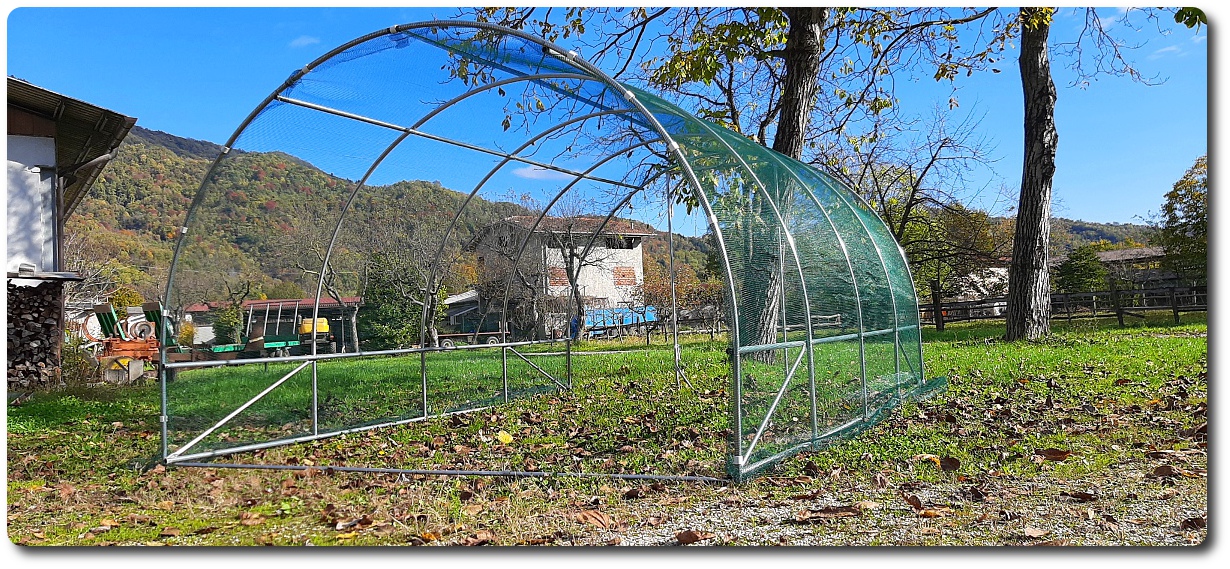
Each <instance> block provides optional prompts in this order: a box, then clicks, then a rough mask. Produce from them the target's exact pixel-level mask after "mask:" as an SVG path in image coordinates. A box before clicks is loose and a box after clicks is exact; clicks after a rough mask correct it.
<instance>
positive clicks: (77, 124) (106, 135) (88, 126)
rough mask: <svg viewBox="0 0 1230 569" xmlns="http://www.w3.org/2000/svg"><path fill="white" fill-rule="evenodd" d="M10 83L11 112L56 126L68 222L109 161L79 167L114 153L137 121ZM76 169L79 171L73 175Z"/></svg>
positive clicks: (31, 86) (21, 83)
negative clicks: (74, 168) (44, 119)
mask: <svg viewBox="0 0 1230 569" xmlns="http://www.w3.org/2000/svg"><path fill="white" fill-rule="evenodd" d="M8 79H9V88H8V89H9V99H8V101H9V102H8V104H9V107H10V108H16V109H19V110H22V111H25V112H27V113H30V114H32V115H36V116H40V117H43V118H46V119H48V120H51V121H54V122H55V124H56V133H55V141H56V165H57V166H58V168H59V170H60V175H61V176H64V177H65V180H66V182H67V186H66V187H65V188H64V209H63V215H64V217H65V218H67V217H68V216H69V215H72V213H73V210H74V209H76V207H77V204H79V203H81V198H83V197H85V194H86V192H88V191H89V190H90V186H92V185H93V184H94V181H95V180H96V179H98V174H99V172H102V169H103V168H104V167H106V165H107V162H108V161H109V160H102V161H99V162H98V163H96V164H89V165H88V166H85V167H80V166H81V165H83V164H87V163H89V162H90V161H92V160H94V159H95V158H99V157H102V156H105V155H107V154H110V153H112V152H114V151H115V149H116V148H117V147H119V145H120V142H122V141H123V140H124V137H125V136H128V131H129V130H132V125H134V124H136V122H137V119H135V118H132V117H127V116H124V115H121V114H119V113H117V112H115V111H110V110H107V109H104V108H102V107H98V106H95V105H91V104H89V103H86V102H83V101H79V100H77V99H74V98H72V97H66V96H64V95H61V94H59V93H53V92H51V91H48V90H46V89H44V88H42V87H39V86H37V85H34V84H32V83H30V82H28V81H25V80H23V79H18V78H16V77H9V78H8ZM74 166H78V169H77V170H75V171H71V170H70V169H71V168H72V167H74Z"/></svg>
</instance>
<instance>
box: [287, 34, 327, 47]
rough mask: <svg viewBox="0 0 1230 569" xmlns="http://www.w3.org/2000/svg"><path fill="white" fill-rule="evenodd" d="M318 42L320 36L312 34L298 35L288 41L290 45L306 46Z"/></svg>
mask: <svg viewBox="0 0 1230 569" xmlns="http://www.w3.org/2000/svg"><path fill="white" fill-rule="evenodd" d="M318 43H320V38H318V37H312V36H299V37H297V38H295V39H293V40H291V42H290V47H307V46H309V45H313V44H318Z"/></svg>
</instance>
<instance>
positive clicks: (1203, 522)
mask: <svg viewBox="0 0 1230 569" xmlns="http://www.w3.org/2000/svg"><path fill="white" fill-rule="evenodd" d="M1207 526H1208V520H1207V519H1206V518H1187V519H1186V520H1183V521H1182V522H1180V523H1179V529H1181V530H1193V529H1204V528H1205V527H1207Z"/></svg>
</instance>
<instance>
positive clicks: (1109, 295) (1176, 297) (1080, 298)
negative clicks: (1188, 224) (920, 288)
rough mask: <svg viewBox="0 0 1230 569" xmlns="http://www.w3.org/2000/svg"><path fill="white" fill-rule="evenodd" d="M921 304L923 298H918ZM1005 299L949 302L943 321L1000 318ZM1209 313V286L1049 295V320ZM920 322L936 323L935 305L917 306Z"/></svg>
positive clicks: (1121, 322) (943, 310) (943, 305)
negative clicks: (1165, 312)
mask: <svg viewBox="0 0 1230 569" xmlns="http://www.w3.org/2000/svg"><path fill="white" fill-rule="evenodd" d="M919 301H920V302H924V299H921V298H920V299H919ZM1007 308H1008V299H1007V298H1006V297H997V298H986V299H982V300H963V301H949V302H943V303H941V304H940V311H941V317H942V318H943V321H944V322H965V321H970V320H992V319H998V318H1003V317H1004V314H1005V313H1006V312H1007ZM1208 310H1209V295H1208V287H1203V286H1200V287H1167V288H1149V289H1136V290H1108V291H1101V292H1080V293H1071V294H1068V293H1055V294H1052V295H1051V319H1052V320H1055V319H1067V320H1068V321H1072V320H1075V319H1079V318H1105V317H1110V316H1114V317H1116V318H1117V319H1118V320H1119V325H1120V326H1123V325H1124V317H1125V316H1126V317H1135V318H1144V317H1145V313H1146V312H1151V311H1169V312H1171V313H1172V314H1173V315H1174V321H1175V324H1178V323H1179V313H1180V312H1207V311H1208ZM918 316H919V319H920V320H922V322H923V323H925V324H935V308H934V305H932V304H930V303H928V304H926V305H922V306H919V310H918Z"/></svg>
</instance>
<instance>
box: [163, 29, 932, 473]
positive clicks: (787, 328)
mask: <svg viewBox="0 0 1230 569" xmlns="http://www.w3.org/2000/svg"><path fill="white" fill-rule="evenodd" d="M407 203H413V205H414V207H412V208H407V207H405V206H406V204H407ZM668 230H669V231H673V233H674V234H677V235H678V236H679V239H682V238H684V237H685V236H686V237H692V238H696V239H700V238H704V239H705V242H706V243H710V244H712V246H713V248H714V249H713V253H714V255H715V257H716V258H717V259H718V260H719V263H717V264H718V267H717V268H716V270H717V272H718V276H719V277H720V278H721V280H722V282H723V283H724V286H725V294H724V295H723V296H724V298H722V299H719V300H712V301H710V303H709V304H708V305H705V306H701V307H692V308H686V307H684V306H682V305H679V304H677V302H678V300H677V296H678V295H677V293H678V292H679V291H678V290H677V287H678V283H677V282H676V281H675V280H674V279H673V278H672V279H671V280H670V283H669V287H670V291H671V293H672V294H671V295H670V296H669V299H668V298H667V297H654V298H657V300H656V301H655V302H656V303H657V306H648V305H649V304H650V302H649V300H648V299H649V298H650V296H649V295H650V293H649V292H646V291H647V290H648V289H649V287H648V286H647V281H646V279H647V276H646V275H647V271H648V269H647V268H646V267H645V266H644V254H645V253H644V252H645V251H646V250H649V249H651V248H652V249H654V250H656V251H660V250H662V248H663V247H665V248H666V249H667V253H668V256H669V258H670V263H671V266H674V264H675V263H677V262H678V263H682V262H683V261H682V260H678V259H676V257H675V250H674V248H672V247H671V246H670V245H669V243H670V242H671V241H670V239H674V238H673V237H671V238H669V239H668V237H667V234H668ZM691 262H695V259H694V258H693V261H691ZM668 275H669V273H668ZM276 287H281V288H276ZM275 289H276V290H281V291H287V290H291V291H294V290H301V291H302V294H301V295H300V296H302V297H303V298H301V299H294V298H291V299H265V300H261V301H260V302H264V303H265V304H264V305H260V306H264V307H265V308H264V310H265V312H264V313H263V314H258V308H257V306H258V304H254V300H253V299H258V298H260V295H264V294H265V291H266V290H275ZM166 298H167V304H168V308H169V309H170V310H171V312H172V313H174V314H176V315H178V316H180V317H181V318H182V317H183V316H185V315H189V316H193V317H195V318H197V319H198V322H199V323H200V324H201V325H202V326H204V325H208V324H212V325H213V327H214V329H215V330H225V329H226V326H227V324H225V318H231V319H234V318H235V316H234V314H235V313H238V314H239V315H240V316H239V319H240V324H239V326H238V329H237V330H236V331H235V334H233V335H231V336H230V337H229V338H222V337H219V338H217V339H215V340H214V341H213V342H212V343H211V344H212V345H210V346H198V348H197V349H196V350H195V351H194V353H193V354H192V356H191V357H190V358H189V359H192V360H195V361H189V362H182V361H180V362H169V361H168V362H167V363H166V364H165V365H164V383H163V385H164V390H165V397H164V400H165V414H166V415H167V417H168V419H167V422H166V426H167V427H166V432H165V433H164V434H165V437H164V440H165V441H166V453H165V454H166V458H167V459H168V460H169V461H171V462H174V461H185V460H189V459H193V458H202V457H206V458H208V457H213V456H216V455H219V454H227V453H232V452H237V451H241V450H246V449H253V448H263V447H267V446H273V445H277V444H285V443H289V442H293V441H301V440H312V439H315V438H320V437H324V436H330V435H334V434H339V433H345V432H349V431H352V430H356V429H366V428H372V427H376V426H382V425H392V424H398V423H405V422H412V421H417V420H422V419H424V418H429V417H434V416H440V415H445V414H451V413H459V412H467V411H473V410H476V409H483V408H486V407H490V406H494V405H502V404H504V403H507V402H510V401H512V400H514V399H517V398H522V397H533V396H537V395H541V394H544V393H553V392H562V391H567V390H584V389H586V388H587V386H589V385H596V384H597V383H598V380H599V379H605V378H606V377H608V376H609V375H610V373H611V370H610V369H609V368H612V367H613V364H611V365H607V364H601V363H600V362H603V361H607V362H608V364H610V362H623V361H631V360H627V359H626V358H627V357H629V356H628V354H629V352H628V351H627V350H626V347H627V346H626V343H627V337H628V336H629V335H643V334H649V338H647V339H646V344H647V345H648V344H650V342H649V339H650V338H654V337H655V336H654V334H655V333H656V334H657V335H656V338H657V341H658V342H661V341H663V339H666V340H667V341H668V342H672V343H674V344H675V347H674V348H673V354H679V356H678V358H676V357H674V355H673V354H672V352H671V351H665V352H664V351H659V350H656V349H652V348H650V347H646V348H644V350H643V354H644V355H643V356H639V357H646V358H651V359H653V358H663V362H661V363H662V364H663V365H655V366H654V367H655V369H671V368H675V367H676V366H679V367H678V369H672V370H671V371H673V373H671V374H670V375H669V377H670V378H671V380H673V381H675V382H676V383H677V384H678V385H679V386H680V388H681V389H683V388H685V385H684V383H683V382H684V381H686V380H687V379H688V372H687V371H686V370H688V369H704V370H711V369H712V366H711V365H709V364H708V363H706V364H705V365H703V366H699V367H692V368H690V367H689V361H696V362H709V360H711V359H712V358H713V357H714V354H718V353H721V352H722V351H725V353H726V354H727V364H728V369H726V370H724V371H725V372H726V373H724V374H723V375H725V376H726V377H729V387H728V388H727V389H726V393H727V396H728V397H729V402H728V408H729V411H728V420H729V428H728V429H726V430H727V431H728V432H729V433H730V435H729V439H728V444H729V448H728V450H727V451H726V453H725V458H726V460H725V463H726V464H725V468H726V471H727V474H728V475H729V476H731V477H733V478H736V479H742V478H744V477H746V476H750V475H752V474H754V473H756V472H758V471H760V470H762V469H764V468H766V467H768V466H771V465H772V464H774V463H775V462H776V461H778V460H780V459H781V458H783V457H786V456H789V455H790V454H792V453H794V452H798V451H800V450H803V449H814V448H819V447H821V446H823V445H826V444H829V443H830V442H833V441H837V440H841V439H843V438H845V437H848V436H851V435H852V433H856V432H859V431H861V430H862V429H865V428H866V427H867V426H869V425H870V424H872V423H874V422H875V421H876V420H878V418H879V417H882V416H883V415H884V413H885V412H887V411H888V410H891V409H892V408H894V407H895V406H896V405H898V404H899V403H900V401H902V399H903V398H905V397H909V396H911V395H913V394H918V393H921V392H925V391H928V390H930V389H933V388H934V387H935V385H936V384H935V383H930V384H929V383H927V382H925V380H924V375H923V369H922V360H921V349H920V346H921V344H920V333H919V326H918V304H917V299H916V294H915V290H914V286H913V279H912V277H911V275H910V273H909V267H908V265H907V263H906V259H905V257H904V255H903V253H902V251H901V248H900V247H899V246H898V245H897V243H896V241H895V240H894V239H893V236H892V235H891V233H890V232H889V230H888V227H887V226H886V225H885V224H884V223H883V222H882V221H881V220H880V219H879V218H878V217H877V216H876V215H875V213H874V212H873V211H872V210H871V209H870V208H869V207H868V206H867V204H866V203H864V202H863V201H862V200H861V199H860V198H859V197H858V196H857V195H855V194H853V193H852V192H850V191H849V190H848V189H846V188H844V187H843V186H841V185H840V184H839V183H837V182H836V181H835V180H833V179H832V178H831V177H829V176H827V175H825V174H824V173H822V172H820V171H818V170H817V169H815V168H813V167H811V166H809V165H806V164H803V163H801V162H799V161H797V160H793V159H790V158H787V157H784V156H781V155H779V154H777V153H775V152H773V151H771V150H769V149H767V148H765V147H763V146H760V145H758V144H756V143H754V142H752V141H750V140H748V139H747V138H745V137H743V136H740V135H739V134H737V133H735V132H732V131H730V130H727V129H725V128H722V127H720V126H717V125H714V124H712V123H709V122H706V121H703V120H700V119H698V118H696V117H694V116H692V115H691V114H690V113H688V112H687V111H685V110H683V109H682V108H680V107H678V106H676V105H673V104H671V103H669V102H667V101H665V100H663V99H661V98H659V97H657V96H655V95H653V94H651V93H649V92H646V91H643V90H639V89H637V88H634V87H631V86H627V85H621V84H619V83H616V82H615V81H613V80H612V79H610V78H609V77H608V76H606V75H605V74H603V73H602V72H600V71H599V70H597V69H595V68H593V67H592V66H590V65H589V64H587V63H585V62H584V61H583V60H581V59H580V58H579V57H577V56H576V55H575V54H571V53H569V52H567V50H565V49H562V48H560V47H558V46H554V45H551V44H548V43H546V42H543V41H541V40H538V39H536V38H533V37H531V36H528V35H525V34H522V33H520V32H514V31H511V30H506V29H502V28H496V27H493V26H486V25H479V24H473V23H464V22H428V23H423V24H410V25H404V26H396V27H394V28H390V29H387V30H382V31H379V32H375V33H373V34H370V35H368V36H365V37H363V38H359V39H356V40H355V41H353V42H350V43H348V44H346V45H344V46H341V47H339V48H338V49H336V50H334V51H333V52H330V53H329V54H326V55H325V56H323V57H321V58H320V59H318V60H317V61H315V62H313V63H311V64H309V65H307V66H306V67H304V68H303V69H302V70H299V71H297V72H295V73H294V74H292V75H291V77H290V78H289V79H287V81H286V82H285V83H284V84H283V85H282V86H281V87H280V88H279V89H278V90H277V91H275V92H274V93H273V94H272V95H270V97H269V98H268V99H267V100H265V101H264V102H262V103H261V104H260V105H259V106H258V107H257V108H256V110H255V111H254V112H253V113H252V115H251V116H250V117H249V119H248V120H246V121H245V122H244V123H243V124H242V125H240V127H239V128H238V129H237V131H236V133H235V135H234V136H233V137H232V139H231V140H230V141H228V143H227V145H226V149H225V152H224V153H223V154H222V155H221V156H220V157H219V158H218V160H217V161H216V162H215V164H214V165H213V167H212V168H211V169H210V171H209V173H208V174H207V175H206V177H205V179H204V181H203V183H202V186H201V188H200V190H199V192H198V194H197V196H196V198H195V199H194V202H193V206H192V208H191V209H190V211H189V214H188V221H187V222H186V223H185V228H184V231H183V234H182V235H181V237H180V239H179V242H178V244H177V248H176V254H175V259H174V261H173V264H172V270H171V277H170V279H169V282H168V286H167V295H166ZM446 298H452V299H453V301H452V303H451V304H448V305H447V306H443V307H442V306H441V303H442V302H444V300H445V299H446ZM275 301H276V302H278V306H279V307H282V306H285V305H287V304H288V303H289V304H290V305H293V308H291V309H289V312H287V313H286V314H282V312H281V311H284V310H283V309H282V308H279V311H280V312H279V316H278V317H277V319H276V321H271V320H270V316H269V314H268V311H269V308H268V306H269V305H270V303H272V302H275ZM651 309H652V310H651ZM228 311H229V313H231V315H230V316H224V313H226V312H228ZM634 313H635V314H641V321H635V320H632V319H630V318H631V317H630V316H629V315H630V314H634ZM646 315H653V316H652V319H651V320H650V321H649V322H646V321H644V320H645V319H646V318H649V316H646ZM705 315H709V316H705ZM714 315H720V317H721V319H723V320H725V327H724V329H723V330H722V331H720V332H714V331H711V332H710V335H711V337H712V338H713V340H712V341H710V342H707V343H706V342H704V341H692V342H689V343H687V344H686V347H683V348H681V347H680V345H679V344H678V340H677V338H678V337H679V336H678V332H679V326H680V324H679V322H680V321H681V320H682V321H686V322H692V323H693V324H692V325H693V326H694V327H695V326H696V324H695V322H712V321H713V320H714V318H715V317H714ZM320 318H323V319H325V320H326V321H327V322H328V324H329V332H327V333H322V334H320V335H314V334H312V333H311V332H310V330H309V332H308V333H307V334H298V333H297V332H299V331H300V330H298V329H297V326H299V325H300V323H302V322H304V321H307V322H312V321H315V320H317V319H320ZM623 319H628V320H626V321H625V320H623ZM706 319H708V320H706ZM284 321H285V322H286V328H288V329H290V330H291V332H289V333H288V332H287V331H286V330H284V329H283V325H282V323H283V322H284ZM271 322H273V323H272V324H271ZM271 330H272V332H271ZM615 338H619V339H615ZM602 342H608V343H607V344H603V343H602ZM619 342H624V344H620V343H619ZM578 347H583V349H584V350H585V354H586V355H584V356H583V357H582V360H583V362H584V363H582V364H581V365H574V363H575V362H574V359H575V358H576V357H577V356H579V355H581V352H576V353H574V351H575V350H576V349H577V348H578ZM605 350H614V351H605ZM168 356H170V354H168ZM604 358H605V359H604ZM220 360H221V361H220ZM654 361H657V360H656V359H655V360H654ZM627 365H630V364H622V363H621V364H620V366H621V367H620V368H616V369H623V368H625V367H627ZM706 373H708V372H706ZM689 384H690V382H689ZM632 419H634V420H633V422H643V420H644V417H643V416H642V417H640V418H632ZM612 444H614V443H612ZM612 452H614V451H612ZM689 456H690V455H689ZM688 462H694V461H688ZM603 464H608V465H609V464H612V461H611V460H605V461H599V460H596V459H595V460H586V461H578V464H577V465H576V468H578V469H580V470H582V471H594V470H595V469H598V470H600V469H601V468H603V466H602V465H603ZM619 464H621V465H623V466H621V468H622V469H627V468H630V467H629V466H628V464H630V463H629V462H628V461H627V460H624V461H621V462H619ZM638 464H639V463H638ZM641 466H642V467H645V466H647V465H644V464H642V465H641ZM648 466H649V467H650V468H652V465H648ZM671 468H674V467H673V466H672V467H671ZM712 469H713V466H712V465H709V466H705V467H703V468H700V469H693V470H697V471H703V472H712ZM668 470H669V469H668Z"/></svg>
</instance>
